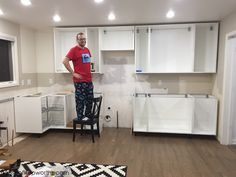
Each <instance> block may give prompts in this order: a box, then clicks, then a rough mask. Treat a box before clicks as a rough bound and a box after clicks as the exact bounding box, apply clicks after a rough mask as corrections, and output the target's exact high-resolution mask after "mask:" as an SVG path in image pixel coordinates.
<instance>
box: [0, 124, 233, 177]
mask: <svg viewBox="0 0 236 177" xmlns="http://www.w3.org/2000/svg"><path fill="white" fill-rule="evenodd" d="M10 152H11V153H12V156H11V158H21V159H22V160H34V161H54V162H76V163H97V164H119V165H127V166H128V177H236V148H235V146H223V145H220V144H219V142H218V141H217V140H215V139H212V138H210V139H209V138H200V137H192V138H189V137H186V136H175V135H160V134H159V135H155V136H144V135H138V136H134V135H132V134H131V132H130V130H129V129H115V128H105V129H104V130H103V132H102V134H101V137H100V138H98V137H96V139H95V143H92V141H91V137H90V135H83V136H80V135H79V134H78V135H77V136H76V141H75V142H72V132H54V131H50V132H48V133H46V134H44V135H42V136H41V137H40V138H37V137H34V136H31V137H29V138H27V139H26V140H24V141H22V142H20V143H18V144H16V145H15V146H13V147H11V148H10ZM1 158H2V159H3V157H1Z"/></svg>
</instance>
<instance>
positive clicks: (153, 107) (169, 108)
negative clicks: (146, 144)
mask: <svg viewBox="0 0 236 177" xmlns="http://www.w3.org/2000/svg"><path fill="white" fill-rule="evenodd" d="M148 108H149V114H148V117H149V122H148V123H149V124H148V132H165V133H191V129H192V116H193V99H191V98H184V96H180V95H176V96H175V95H170V96H168V95H165V96H161V95H157V96H155V95H153V96H151V97H150V98H149V102H148Z"/></svg>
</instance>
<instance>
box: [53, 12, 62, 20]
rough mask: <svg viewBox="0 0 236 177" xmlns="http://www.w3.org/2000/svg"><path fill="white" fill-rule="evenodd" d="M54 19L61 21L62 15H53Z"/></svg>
mask: <svg viewBox="0 0 236 177" xmlns="http://www.w3.org/2000/svg"><path fill="white" fill-rule="evenodd" d="M53 21H54V22H59V21H61V17H60V16H59V15H57V14H56V15H54V16H53Z"/></svg>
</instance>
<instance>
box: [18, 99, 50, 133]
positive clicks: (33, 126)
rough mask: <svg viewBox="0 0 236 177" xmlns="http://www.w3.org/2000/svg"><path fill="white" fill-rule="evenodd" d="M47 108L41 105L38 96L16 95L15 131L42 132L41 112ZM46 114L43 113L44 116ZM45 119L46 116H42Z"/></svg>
mask: <svg viewBox="0 0 236 177" xmlns="http://www.w3.org/2000/svg"><path fill="white" fill-rule="evenodd" d="M46 111H47V108H46V107H45V106H42V107H41V98H40V97H27V96H26V97H16V98H15V119H16V132H17V133H42V132H43V129H42V128H43V127H44V126H43V125H42V122H43V121H42V113H44V112H45V113H46ZM45 115H46V114H44V116H45ZM44 120H46V118H44Z"/></svg>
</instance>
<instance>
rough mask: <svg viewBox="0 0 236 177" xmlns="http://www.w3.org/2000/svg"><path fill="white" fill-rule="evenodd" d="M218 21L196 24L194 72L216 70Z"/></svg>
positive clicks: (212, 71)
mask: <svg viewBox="0 0 236 177" xmlns="http://www.w3.org/2000/svg"><path fill="white" fill-rule="evenodd" d="M217 46H218V23H205V24H204V23H203V24H196V40H195V58H194V72H207V73H214V72H216V61H217Z"/></svg>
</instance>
